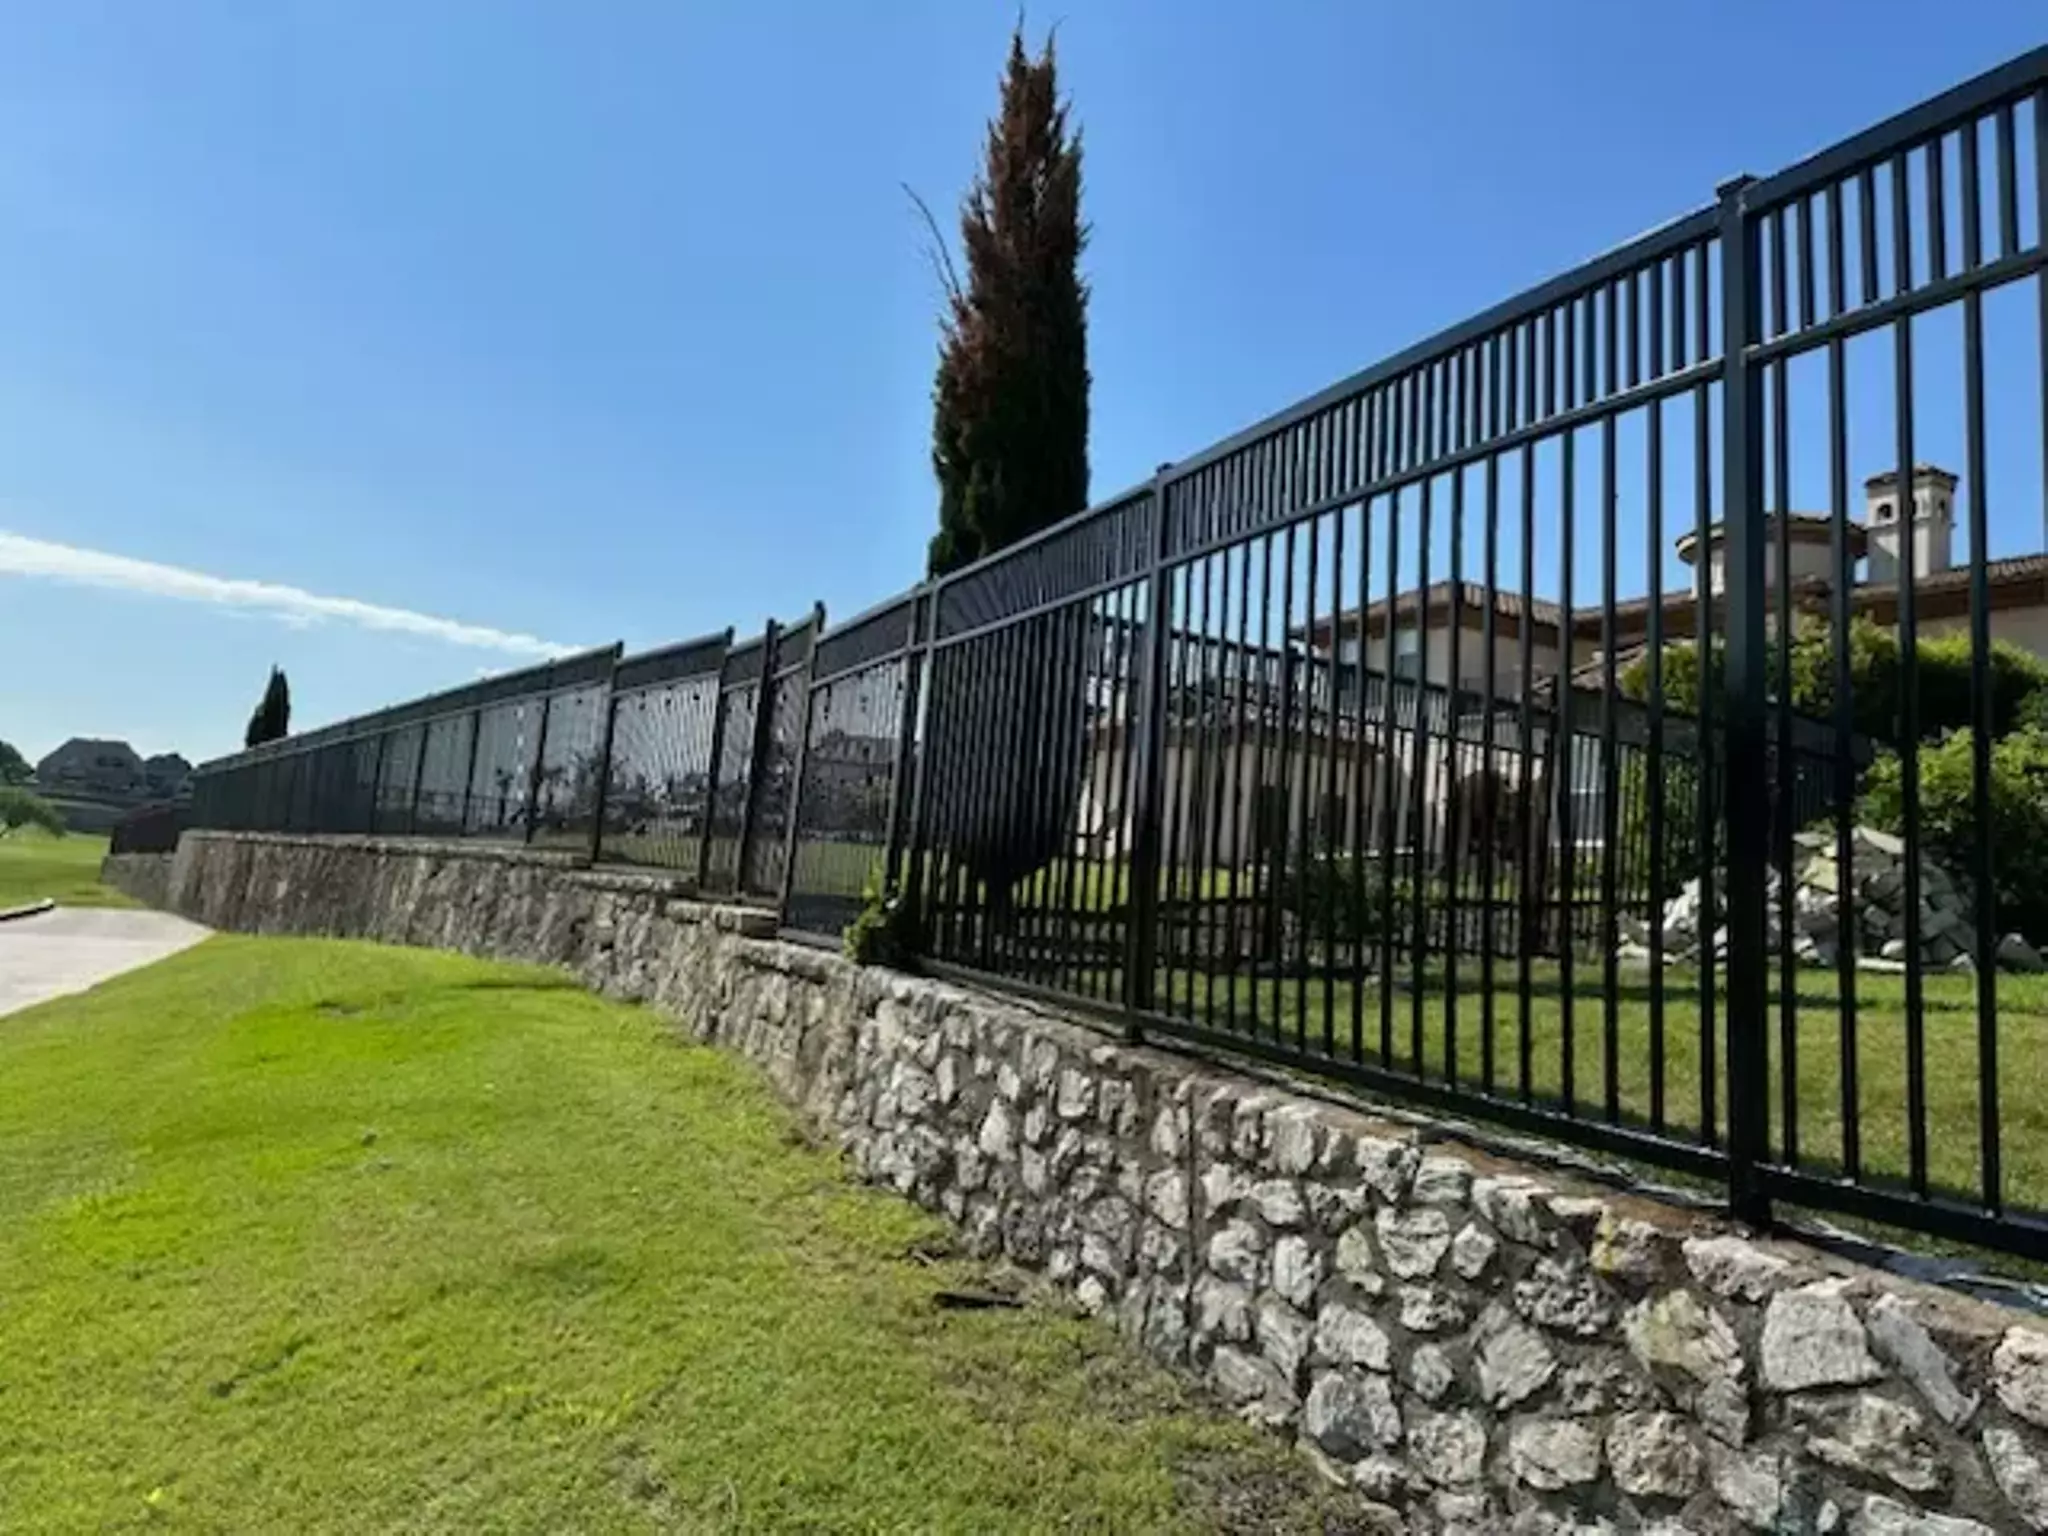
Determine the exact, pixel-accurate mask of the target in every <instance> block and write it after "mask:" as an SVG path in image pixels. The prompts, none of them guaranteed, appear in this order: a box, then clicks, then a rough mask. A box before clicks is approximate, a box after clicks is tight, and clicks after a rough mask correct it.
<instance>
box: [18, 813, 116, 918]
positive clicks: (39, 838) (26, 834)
mask: <svg viewBox="0 0 2048 1536" xmlns="http://www.w3.org/2000/svg"><path fill="white" fill-rule="evenodd" d="M106 856H107V840H106V839H105V838H104V837H96V836H91V835H88V834H86V833H83V832H72V833H69V834H67V835H66V836H64V837H50V836H48V835H46V834H44V833H41V832H31V831H27V830H21V831H16V832H13V833H9V834H7V835H5V836H0V910H5V909H6V908H8V907H18V906H23V905H25V904H26V903H28V902H32V901H41V900H43V899H44V898H45V897H48V898H49V899H51V900H52V901H56V902H59V903H61V904H62V905H64V906H67V907H132V906H134V905H135V903H134V902H132V901H130V900H129V899H128V898H127V897H126V896H123V895H122V894H121V893H120V892H119V891H117V890H114V889H113V888H112V887H111V886H105V885H101V884H100V860H102V859H104V858H105V857H106Z"/></svg>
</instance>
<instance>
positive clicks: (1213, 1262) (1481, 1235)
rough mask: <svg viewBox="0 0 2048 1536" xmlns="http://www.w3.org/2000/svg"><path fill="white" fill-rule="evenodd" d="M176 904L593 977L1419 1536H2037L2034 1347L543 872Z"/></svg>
mask: <svg viewBox="0 0 2048 1536" xmlns="http://www.w3.org/2000/svg"><path fill="white" fill-rule="evenodd" d="M169 900H170V902H171V904H172V905H173V906H174V907H175V908H176V909H177V910H178V911H181V912H183V913H185V914H186V915H187V916H190V917H193V918H196V919H198V920H200V921H202V922H206V923H210V924H213V925H215V926H218V927H223V928H232V929H242V930H247V931H253V932H264V933H338V934H350V935H358V936H363V937H369V938H378V939H386V940H391V941H395V942H400V943H412V944H432V945H440V946H445V947H449V948H454V949H460V950H466V951H470V952H472V953H477V954H485V955H495V956H505V957H513V958H519V959H526V960H536V961H543V962H549V963H554V964H560V965H566V966H570V967H572V968H574V969H575V970H576V971H577V973H578V974H580V975H581V977H582V978H583V979H584V980H585V982H586V983H587V984H589V985H590V986H592V987H594V988H596V989H597V990H599V991H602V992H605V993H607V994H609V995H612V996H615V997H621V998H630V999H636V1000H640V1001H644V1002H647V1003H649V1004H652V1005H653V1006H655V1007H657V1008H659V1009H662V1010H663V1011H665V1012H667V1013H668V1014H670V1015H672V1016H673V1017H675V1018H677V1019H679V1020H681V1021H683V1022H684V1023H685V1024H686V1025H687V1026H688V1027H689V1028H690V1029H691V1030H692V1031H693V1032H694V1033H695V1034H696V1035H697V1036H699V1037H700V1038H703V1039H706V1040H712V1041H716V1042H718V1043H720V1044H723V1045H726V1046H728V1047H730V1048H732V1049H736V1050H739V1051H741V1052H743V1053H745V1054H746V1055H747V1056H749V1057H751V1058H752V1059H754V1060H755V1061H757V1062H758V1063H760V1064H761V1066H762V1067H763V1069H764V1070H765V1071H766V1072H767V1074H768V1076H769V1077H770V1079H771V1080H772V1081H773V1082H774V1084H775V1086H776V1087H777V1089H778V1090H779V1091H780V1092H781V1093H782V1094H783V1095H784V1096H785V1098H787V1099H788V1101H789V1102H791V1103H792V1104H793V1105H795V1106H797V1107H798V1108H799V1109H800V1110H801V1111H802V1112H803V1113H804V1114H805V1115H806V1116H807V1117H809V1118H810V1119H811V1120H812V1121H813V1122H815V1123H816V1124H817V1125H819V1126H821V1127H823V1128H826V1129H828V1130H830V1131H831V1132H832V1133H833V1134H835V1135H836V1136H837V1138H838V1139H839V1141H840V1142H841V1144H842V1145H843V1146H844V1148H845V1150H846V1152H847V1154H848V1156H849V1157H850V1159H851V1161H852V1162H853V1164H854V1166H855V1167H856V1168H858V1170H859V1171H860V1172H861V1173H862V1174H863V1175H864V1176H866V1177H867V1178H869V1179H871V1180H874V1181H876V1182H878V1183H881V1184H884V1185H887V1186H889V1187H891V1188H894V1189H896V1190H899V1191H901V1192H902V1193H903V1194H904V1195H906V1196H908V1197H909V1198H911V1199H913V1200H915V1201H917V1202H918V1203H920V1204H921V1205H924V1206H926V1207H929V1208H931V1209H933V1210H936V1211H940V1212H943V1213H944V1214H945V1215H946V1216H947V1217H949V1218H950V1219H951V1220H952V1221H953V1222H954V1223H955V1224H956V1225H957V1226H958V1228H959V1230H960V1231H961V1233H962V1234H963V1237H964V1240H965V1242H966V1244H967V1246H968V1247H969V1248H970V1249H971V1250H972V1251H973V1252H975V1253H976V1254H980V1255H986V1256H989V1257H995V1256H1004V1257H1007V1258H1008V1259H1010V1260H1011V1261H1013V1262H1015V1263H1017V1264H1019V1265H1022V1266H1025V1267H1027V1268H1029V1269H1032V1270H1035V1271H1038V1272H1039V1273H1041V1274H1043V1275H1044V1276H1046V1277H1047V1278H1049V1279H1050V1280H1052V1281H1054V1282H1055V1283H1057V1284H1059V1285H1060V1286H1062V1287H1064V1288H1066V1290H1067V1291H1068V1292H1070V1293H1071V1295H1072V1296H1073V1297H1074V1298H1075V1300H1076V1301H1077V1302H1078V1303H1079V1304H1080V1305H1081V1306H1083V1307H1085V1308H1087V1309H1088V1310H1090V1311H1092V1312H1096V1313H1099V1314H1101V1315H1103V1316H1104V1317H1106V1318H1108V1319H1110V1320H1112V1321H1113V1323H1114V1325H1115V1326H1116V1327H1118V1328H1119V1329H1120V1330H1121V1331H1122V1332H1123V1333H1124V1334H1125V1335H1126V1336H1127V1337H1128V1338H1130V1339H1131V1340H1133V1341H1134V1342H1136V1343H1138V1344H1139V1345H1140V1346H1142V1347H1143V1348H1145V1349H1147V1350H1149V1351H1150V1352H1151V1353H1153V1354H1154V1355H1156V1356H1158V1357H1159V1358H1161V1359H1163V1360H1166V1361H1169V1362H1171V1363H1173V1364H1174V1365H1176V1366H1178V1367H1180V1368H1182V1369H1185V1370H1188V1371H1191V1372H1193V1373H1194V1374H1196V1375H1197V1376H1199V1377H1200V1378H1202V1379H1203V1380H1205V1381H1206V1382H1207V1383H1209V1384H1210V1385H1211V1386H1212V1387H1213V1388H1214V1389H1215V1390H1216V1392H1218V1393H1219V1394H1220V1395H1221V1396H1222V1397H1223V1398H1224V1399H1225V1400H1226V1401H1227V1402H1229V1403H1230V1404H1231V1405H1232V1406H1233V1407H1235V1408H1237V1409H1238V1410H1239V1411H1241V1412H1243V1413H1245V1414H1247V1415H1249V1416H1251V1417H1253V1418H1255V1419H1258V1420H1260V1421H1262V1422H1264V1423H1267V1424H1269V1425H1271V1426H1272V1427H1273V1428H1274V1429H1275V1430H1276V1431H1279V1432H1283V1433H1287V1434H1290V1435H1293V1436H1295V1437H1297V1438H1298V1440H1299V1442H1300V1443H1301V1445H1302V1446H1303V1448H1304V1451H1305V1452H1306V1453H1307V1454H1309V1455H1311V1456H1314V1457H1316V1458H1317V1459H1318V1460H1319V1461H1320V1463H1321V1464H1322V1465H1323V1466H1324V1467H1325V1468H1326V1469H1327V1470H1328V1471H1329V1472H1330V1473H1331V1475H1332V1476H1335V1477H1339V1478H1342V1479H1343V1480H1345V1481H1346V1482H1348V1483H1350V1484H1351V1485H1353V1486H1354V1487H1355V1488H1356V1489H1357V1490H1358V1496H1359V1498H1360V1500H1361V1504H1362V1507H1363V1509H1364V1513H1365V1519H1366V1523H1367V1525H1368V1528H1379V1527H1383V1528H1384V1529H1386V1530H1389V1531H1393V1530H1413V1531H1446V1532H1448V1531H1470V1532H1482V1531H1502V1530H1512V1531H1531V1532H1543V1531H1558V1532H1563V1531H1593V1530H1614V1531H1657V1532H1662V1533H1665V1536H1676V1533H1678V1532H1682V1531H1691V1532H1698V1533H1701V1536H1706V1533H1713V1532H1733V1531H1744V1530H1756V1531H1831V1530H1841V1531H1845V1532H1852V1533H1871V1536H1877V1533H1886V1536H1889V1533H1904V1532H1914V1531H1919V1532H1929V1533H1937V1536H1965V1533H1975V1532H1981V1531H1985V1530H2029V1529H2032V1530H2048V1434H2044V1430H2048V1332H2044V1331H2042V1330H2041V1329H2039V1328H2038V1327H2037V1326H2036V1325H2035V1324H2033V1323H2032V1322H2031V1321H2027V1320H2023V1319H2022V1318H2020V1317H2019V1316H2017V1315H2016V1314H2012V1313H2007V1312H2005V1311H2002V1310H2000V1309H1997V1308H1994V1307H1989V1306H1986V1305H1983V1304H1981V1303H1978V1302H1974V1301H1970V1300H1967V1299H1963V1298H1959V1297H1956V1296H1952V1295H1949V1294H1947V1293H1942V1292H1937V1291H1933V1290H1929V1289H1925V1288H1922V1287H1918V1286H1915V1285H1913V1284H1911V1283H1909V1282H1906V1281H1903V1280H1900V1279H1897V1278H1895V1277H1892V1276H1889V1275H1884V1274H1880V1273H1877V1272H1874V1271H1869V1270H1864V1269H1859V1268H1856V1267H1854V1266H1851V1265H1848V1264H1845V1263H1843V1262H1841V1261H1838V1260H1835V1259H1832V1258H1829V1257H1826V1256H1823V1255H1821V1254H1819V1253H1817V1252H1814V1251H1811V1250H1806V1249H1803V1248H1800V1247H1798V1246H1796V1245H1791V1244H1775V1243H1770V1244H1767V1243H1759V1242H1752V1241H1750V1240H1748V1239H1746V1238H1744V1237H1742V1236H1740V1235H1738V1234H1736V1233H1733V1232H1731V1231H1728V1230H1727V1229H1725V1228H1722V1227H1719V1226H1716V1225H1715V1224H1713V1223H1711V1222H1709V1221H1706V1220H1704V1219H1702V1218H1700V1217H1698V1216H1696V1215H1691V1214H1683V1213H1680V1212H1678V1211H1676V1210H1671V1209H1666V1208H1663V1207H1660V1206H1657V1205H1654V1204H1651V1203H1649V1202H1647V1201H1643V1200H1640V1199H1634V1198H1629V1197H1621V1196H1616V1195H1613V1194H1612V1193H1601V1192H1598V1191H1593V1190H1588V1189H1581V1188H1575V1187H1573V1186H1572V1185H1571V1184H1570V1182H1569V1181H1567V1180H1565V1179H1563V1178H1561V1177H1559V1176H1557V1175H1555V1174H1538V1173H1532V1172H1530V1171H1529V1170H1527V1169H1524V1168H1518V1167H1511V1166H1507V1165H1504V1164H1502V1163H1501V1162H1499V1161H1498V1160H1495V1159H1492V1158H1489V1157H1487V1156H1485V1155H1483V1154H1481V1153H1479V1152H1475V1151H1471V1150H1467V1149H1464V1148H1461V1147H1459V1146H1457V1145H1454V1144H1451V1143H1448V1142H1444V1141H1439V1140H1427V1139H1424V1138H1423V1137H1421V1136H1419V1135H1418V1134H1417V1133H1416V1132H1415V1131H1414V1130H1413V1129H1408V1128H1402V1127H1397V1126H1394V1125H1390V1124H1388V1123H1385V1122H1384V1121H1380V1120H1375V1119H1373V1118H1371V1117H1370V1116H1369V1115H1368V1114H1366V1113H1363V1112H1360V1111H1358V1110H1354V1109H1352V1108H1348V1107H1344V1106H1341V1105H1338V1104H1334V1103H1331V1102H1328V1101H1326V1100H1324V1099H1322V1098H1312V1097H1308V1096H1305V1095H1303V1094H1300V1093H1295V1092H1291V1091H1288V1090H1287V1089H1285V1088H1284V1087H1279V1086H1275V1085H1274V1084H1273V1083H1272V1082H1270V1081H1262V1080H1256V1079H1253V1078H1250V1077H1243V1076H1238V1075H1236V1074H1234V1073H1231V1072H1228V1071H1226V1070H1223V1069H1220V1068H1218V1067H1216V1066H1215V1065H1213V1064H1205V1063H1202V1062H1199V1061H1195V1060H1190V1059H1187V1058H1184V1057H1180V1056H1176V1055H1173V1054H1169V1053H1167V1052H1164V1051H1158V1050H1153V1049H1148V1048H1143V1047H1133V1046H1127V1045H1124V1044H1121V1043H1117V1042H1115V1041H1113V1040H1111V1039H1109V1038H1107V1037H1106V1036H1105V1035H1103V1034H1102V1033H1100V1032H1097V1031H1092V1030H1090V1029H1087V1028H1084V1027H1082V1026H1080V1025H1078V1024H1076V1023H1073V1022H1070V1021H1068V1020H1066V1019H1063V1018H1060V1017H1056V1016H1054V1015H1053V1014H1051V1013H1048V1012H1046V1011H1042V1010H1040V1009H1037V1008H1035V1007H1033V1006H1030V1005H1027V1004H1023V1003H1019V1002H1015V1001H1011V1000H1008V999H1005V998H1000V997H995V996H990V995H983V994H979V993H975V992H970V991H966V990H963V989H961V988H958V987H952V986H946V985H941V984H938V983H935V982H931V981H925V980H918V979H913V978H910V977H905V976H900V975H896V974H893V973H889V972H885V971H880V970H863V969H860V968H858V967H855V966H853V965H851V964H849V963H847V962H846V961H844V960H842V959H840V958H839V957H837V956H835V955H830V954H825V953H821V952H819V951H816V950H812V949H809V948H806V947H802V946H798V945H793V944H788V943H783V942H778V941H776V940H775V939H773V938H772V937H771V936H770V935H769V934H768V932H767V931H766V929H767V923H768V919H767V918H766V916H765V915H764V914H761V913H757V912H751V911H746V910H742V909H737V908H729V907H718V906H711V905H705V904H701V903H697V902H693V901H689V900H686V899H683V898H681V897H680V896H679V895H678V894H677V893H676V891H675V890H674V888H673V887H671V886H669V885H667V884H665V883H664V882H662V881H659V880H653V879H647V878H642V877H635V876H627V875H618V874H609V873H600V872H593V871H585V870H578V869H575V868H573V867H570V864H569V862H568V861H566V860H561V859H555V860H548V859H544V858H543V859H536V858H532V857H528V856H526V855H524V854H523V853H521V852H518V851H510V850H493V849H482V848H474V847H465V848H451V847H447V846H439V847H423V846H421V845H417V844H408V843H401V842H390V841H383V842H380V841H377V840H373V839H362V838H357V839H346V838H323V839H289V838H279V837H268V838H266V837H256V836H250V835H233V834H204V833H187V834H186V835H185V838H184V841H183V843H182V845H181V846H180V849H179V851H178V854H177V856H176V859H175V862H174V867H173V870H172V875H171V879H170V882H169Z"/></svg>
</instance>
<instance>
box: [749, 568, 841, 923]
mask: <svg viewBox="0 0 2048 1536" xmlns="http://www.w3.org/2000/svg"><path fill="white" fill-rule="evenodd" d="M824 625H825V613H824V610H823V609H822V608H819V609H815V610H813V611H812V613H811V616H810V617H809V618H808V619H806V620H804V622H803V623H801V624H796V625H792V626H791V627H789V628H788V629H783V630H778V631H777V632H776V637H775V656H774V670H773V671H772V673H771V674H770V675H769V676H768V677H767V678H766V679H765V682H764V691H765V695H766V699H767V702H766V704H765V705H764V706H762V708H763V710H764V713H763V715H762V718H761V719H760V720H759V721H758V726H757V728H758V735H757V737H756V741H757V747H756V755H755V757H754V759H753V761H752V762H751V763H750V764H749V765H748V793H749V794H750V795H751V797H752V812H751V814H750V815H749V816H748V818H747V823H746V840H745V843H744V845H743V847H742V849H741V859H740V868H741V875H740V881H739V884H740V889H741V890H742V891H744V892H746V893H747V894H749V895H755V896H770V897H775V898H776V899H777V900H778V901H779V900H780V898H781V895H782V891H783V885H784V877H785V875H786V874H787V872H788V868H789V839H790V834H791V830H792V826H793V815H792V813H793V812H794V810H795V804H796V796H797V791H798V788H799V784H798V777H797V776H798V774H799V772H800V771H801V767H802V759H803V755H804V732H805V729H806V727H807V725H808V723H809V717H810V708H809V706H810V677H811V655H812V652H813V650H814V649H815V647H816V644H817V639H818V635H819V632H820V631H821V630H822V629H823V628H824Z"/></svg>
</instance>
